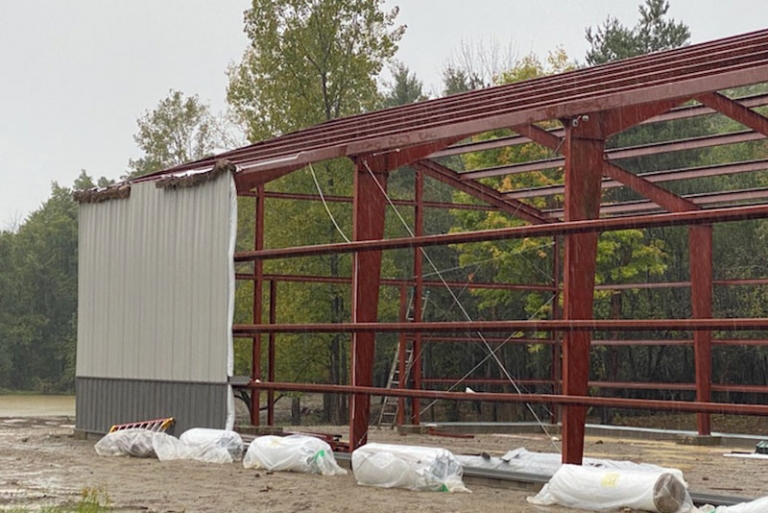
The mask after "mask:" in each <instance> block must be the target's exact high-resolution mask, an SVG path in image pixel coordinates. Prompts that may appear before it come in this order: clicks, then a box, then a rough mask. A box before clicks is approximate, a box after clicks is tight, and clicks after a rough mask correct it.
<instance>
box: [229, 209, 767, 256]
mask: <svg viewBox="0 0 768 513" xmlns="http://www.w3.org/2000/svg"><path fill="white" fill-rule="evenodd" d="M765 217H768V205H751V206H746V207H729V208H714V209H707V210H697V211H691V212H675V213H670V214H654V215H647V216H635V217H619V218H608V219H592V220H587V221H568V222H563V223H557V224H539V225H530V226H518V227H512V228H500V229H496V230H479V231H475V232H465V233H449V234H440V235H425V236H423V237H403V238H395V239H386V240H372V241H354V242H343V243H336V244H317V245H314V246H299V247H292V248H280V249H265V250H262V251H244V252H239V253H236V254H235V262H249V261H253V260H258V259H263V260H266V259H275V258H294V257H300V256H301V257H303V256H319V255H328V254H332V253H354V252H356V251H370V250H374V249H387V250H388V249H401V248H412V247H417V246H422V247H427V246H443V245H448V244H462V243H470V242H482V241H491V240H507V239H519V238H525V237H552V236H554V235H570V234H577V233H597V232H604V231H614V230H627V229H636V228H656V227H661V226H685V225H694V224H711V223H713V222H729V221H746V220H750V219H761V218H765Z"/></svg>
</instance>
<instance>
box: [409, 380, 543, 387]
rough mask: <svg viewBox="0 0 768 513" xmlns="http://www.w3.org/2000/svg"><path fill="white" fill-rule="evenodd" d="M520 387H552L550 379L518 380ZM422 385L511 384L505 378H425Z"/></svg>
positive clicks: (516, 381)
mask: <svg viewBox="0 0 768 513" xmlns="http://www.w3.org/2000/svg"><path fill="white" fill-rule="evenodd" d="M514 381H515V383H516V384H518V385H547V386H552V384H553V381H552V380H550V379H516V380H514ZM422 383H427V384H430V383H431V384H435V385H455V384H456V383H466V384H467V385H509V384H511V382H510V381H509V380H508V379H504V378H423V379H422Z"/></svg>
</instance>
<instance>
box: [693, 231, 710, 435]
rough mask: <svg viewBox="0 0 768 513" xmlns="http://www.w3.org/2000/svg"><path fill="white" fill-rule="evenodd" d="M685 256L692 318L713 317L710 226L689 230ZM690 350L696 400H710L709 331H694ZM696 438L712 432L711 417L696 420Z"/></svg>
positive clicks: (701, 414) (701, 417) (706, 414)
mask: <svg viewBox="0 0 768 513" xmlns="http://www.w3.org/2000/svg"><path fill="white" fill-rule="evenodd" d="M688 253H689V259H690V267H691V306H692V310H693V312H692V313H693V318H694V319H710V318H711V317H712V226H711V225H701V226H691V227H690V228H688ZM693 351H694V361H695V369H696V400H697V401H701V402H710V401H711V399H712V332H711V331H694V332H693ZM696 423H697V427H698V430H699V435H710V434H711V432H712V428H711V424H710V415H709V414H708V413H699V414H698V415H697V417H696Z"/></svg>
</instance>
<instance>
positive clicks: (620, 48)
mask: <svg viewBox="0 0 768 513" xmlns="http://www.w3.org/2000/svg"><path fill="white" fill-rule="evenodd" d="M639 10H640V20H639V21H638V22H637V25H635V27H633V28H631V29H630V28H628V27H625V26H623V25H622V24H621V23H619V21H618V20H617V19H616V18H614V17H611V16H609V17H608V18H607V19H606V20H605V21H604V22H603V24H602V25H601V26H599V27H597V28H594V29H592V28H587V30H586V38H587V42H589V44H590V45H591V48H590V49H589V50H588V51H587V64H589V65H590V66H594V65H596V64H604V63H606V62H610V61H614V60H617V59H626V58H629V57H635V56H638V55H644V54H647V53H651V52H658V51H661V50H669V49H672V48H678V47H680V46H683V45H686V44H688V40H689V39H690V37H691V33H690V30H689V29H688V27H687V26H686V25H685V24H684V23H682V22H680V23H678V22H675V20H672V19H667V18H666V16H667V11H669V1H668V0H646V1H645V4H644V5H641V6H640V8H639Z"/></svg>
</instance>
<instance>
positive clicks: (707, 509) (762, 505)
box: [701, 497, 768, 513]
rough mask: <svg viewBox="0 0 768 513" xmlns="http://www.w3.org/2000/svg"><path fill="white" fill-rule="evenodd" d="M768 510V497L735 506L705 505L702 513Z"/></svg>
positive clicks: (749, 512)
mask: <svg viewBox="0 0 768 513" xmlns="http://www.w3.org/2000/svg"><path fill="white" fill-rule="evenodd" d="M766 512H768V497H763V498H761V499H757V500H754V501H752V502H742V503H741V504H734V505H733V506H718V507H717V508H715V507H713V506H709V505H708V506H704V507H702V508H701V513H766Z"/></svg>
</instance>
